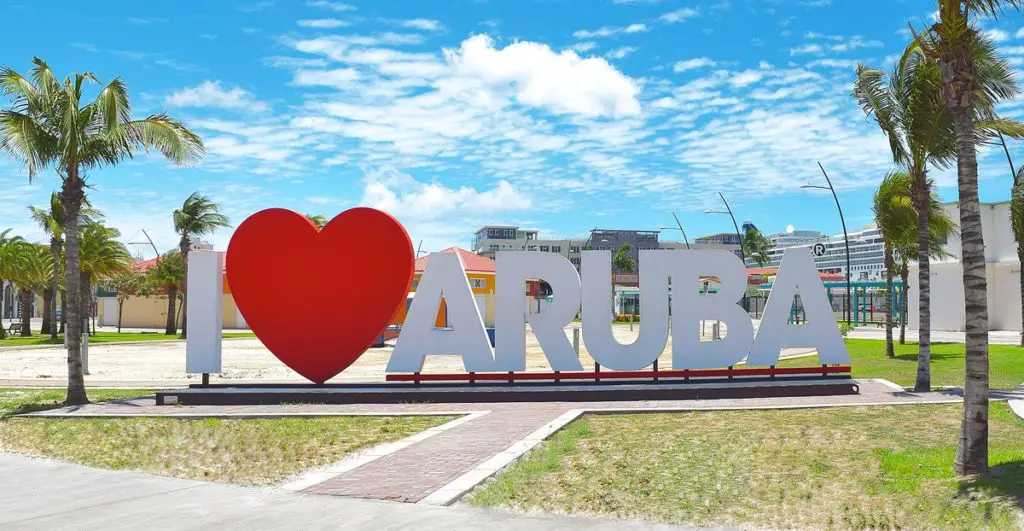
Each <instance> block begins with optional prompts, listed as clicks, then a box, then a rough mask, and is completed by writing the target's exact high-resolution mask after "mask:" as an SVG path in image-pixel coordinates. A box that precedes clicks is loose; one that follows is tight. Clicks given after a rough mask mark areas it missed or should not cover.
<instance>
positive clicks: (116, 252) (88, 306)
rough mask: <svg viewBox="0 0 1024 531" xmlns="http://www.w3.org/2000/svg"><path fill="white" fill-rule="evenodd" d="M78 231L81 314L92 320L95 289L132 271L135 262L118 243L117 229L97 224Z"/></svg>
mask: <svg viewBox="0 0 1024 531" xmlns="http://www.w3.org/2000/svg"><path fill="white" fill-rule="evenodd" d="M78 232H79V235H78V242H79V260H80V263H81V272H80V275H81V276H80V288H81V290H82V291H81V296H82V307H81V312H82V316H83V317H84V318H85V319H89V317H91V316H92V288H93V286H95V285H96V284H98V283H100V282H103V281H106V280H107V279H109V278H110V277H112V276H113V275H116V274H118V273H121V272H123V271H126V270H128V269H129V268H131V265H132V264H133V262H134V261H133V260H132V256H131V253H129V252H128V248H127V247H125V246H124V244H123V243H121V242H119V241H117V239H118V238H119V237H120V236H121V233H120V232H118V230H117V229H113V228H110V227H106V226H104V225H102V224H100V223H97V222H93V223H88V224H86V225H83V226H82V227H81V228H80V229H79V231H78Z"/></svg>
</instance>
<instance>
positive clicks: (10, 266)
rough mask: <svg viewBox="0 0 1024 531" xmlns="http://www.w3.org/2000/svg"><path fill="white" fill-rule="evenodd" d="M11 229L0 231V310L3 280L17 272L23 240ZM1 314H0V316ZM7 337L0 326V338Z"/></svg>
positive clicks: (0, 308) (10, 278) (11, 277)
mask: <svg viewBox="0 0 1024 531" xmlns="http://www.w3.org/2000/svg"><path fill="white" fill-rule="evenodd" d="M10 234H11V229H7V230H4V231H2V232H0V310H2V309H3V286H4V280H12V279H13V278H14V276H15V275H16V274H17V270H18V267H19V262H20V261H21V258H22V254H21V245H23V244H24V243H25V241H24V240H23V239H22V238H21V236H11V235H10ZM2 317H3V315H0V318H2ZM0 324H2V322H0ZM5 337H7V331H6V330H5V329H4V327H3V326H0V339H4V338H5Z"/></svg>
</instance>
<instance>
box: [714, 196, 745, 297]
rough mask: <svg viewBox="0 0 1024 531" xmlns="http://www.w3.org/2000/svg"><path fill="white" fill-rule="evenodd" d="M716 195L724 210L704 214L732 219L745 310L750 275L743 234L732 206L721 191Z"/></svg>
mask: <svg viewBox="0 0 1024 531" xmlns="http://www.w3.org/2000/svg"><path fill="white" fill-rule="evenodd" d="M718 197H721V198H722V203H724V204H725V212H723V211H721V210H705V211H704V213H705V214H729V218H731V219H732V226H733V228H734V229H736V237H737V238H739V242H740V261H741V262H743V276H744V279H743V282H744V284H745V285H744V286H743V309H744V310H745V311H747V312H749V311H750V309H749V308H748V307H747V287H749V283H750V277H749V276H747V257H746V253H744V252H743V236H742V235H741V234H740V226H739V224H738V223H736V216H734V215H733V214H732V208H731V207H730V206H729V202H728V201H726V200H725V195H724V194H722V192H718Z"/></svg>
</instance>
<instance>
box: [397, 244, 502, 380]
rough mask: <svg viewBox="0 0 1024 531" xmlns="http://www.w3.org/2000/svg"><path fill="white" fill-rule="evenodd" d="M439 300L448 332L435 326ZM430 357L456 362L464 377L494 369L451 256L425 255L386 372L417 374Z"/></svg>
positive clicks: (488, 346) (479, 320)
mask: <svg viewBox="0 0 1024 531" xmlns="http://www.w3.org/2000/svg"><path fill="white" fill-rule="evenodd" d="M442 296H443V297H444V300H445V304H446V305H447V309H448V329H439V328H436V327H435V326H434V321H435V320H436V319H437V311H438V308H440V306H441V297H442ZM433 354H453V355H456V356H461V357H462V365H463V366H464V367H465V368H466V371H467V372H487V371H491V370H493V368H494V352H493V351H492V350H491V343H490V341H489V340H488V338H487V332H486V330H484V321H483V319H482V318H481V317H480V310H479V309H478V308H477V307H476V302H475V301H474V300H473V290H472V288H470V287H469V279H468V278H466V271H465V269H464V268H463V266H462V262H461V261H460V260H459V257H458V255H456V254H454V253H432V254H431V255H430V258H429V260H428V261H427V269H426V271H424V272H423V276H422V277H421V278H420V283H419V286H417V288H416V297H414V298H413V301H412V305H411V306H410V308H409V314H408V316H407V317H406V319H405V324H404V325H403V326H402V333H401V334H400V335H399V336H398V340H397V342H396V343H395V350H394V352H392V354H391V360H390V361H389V362H388V368H387V372H420V371H421V370H423V362H424V360H425V359H426V357H427V356H429V355H433Z"/></svg>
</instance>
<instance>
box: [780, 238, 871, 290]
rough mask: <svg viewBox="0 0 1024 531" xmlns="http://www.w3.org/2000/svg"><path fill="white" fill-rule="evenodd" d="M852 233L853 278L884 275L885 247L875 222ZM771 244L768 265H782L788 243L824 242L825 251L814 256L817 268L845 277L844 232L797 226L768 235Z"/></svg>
mask: <svg viewBox="0 0 1024 531" xmlns="http://www.w3.org/2000/svg"><path fill="white" fill-rule="evenodd" d="M849 236H850V269H851V271H850V278H851V279H852V280H854V281H881V280H884V279H885V248H884V246H883V243H882V235H881V234H880V233H879V232H878V227H877V226H876V225H868V226H866V227H864V228H863V229H861V230H859V231H853V232H850V233H849ZM768 240H769V241H770V242H771V243H772V248H771V250H770V251H768V259H769V261H768V262H767V263H765V267H779V263H780V262H781V261H782V254H783V253H784V252H785V250H786V249H787V248H789V247H813V246H814V245H815V244H818V243H821V244H823V245H824V246H825V253H824V254H823V255H821V256H815V257H814V263H815V265H816V266H817V267H818V271H821V272H822V273H830V274H835V275H842V276H843V278H845V277H846V240H845V238H844V237H843V234H842V233H840V234H835V235H833V236H826V235H824V234H822V233H821V232H819V231H813V230H797V231H793V232H780V233H777V234H772V235H770V236H768Z"/></svg>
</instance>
